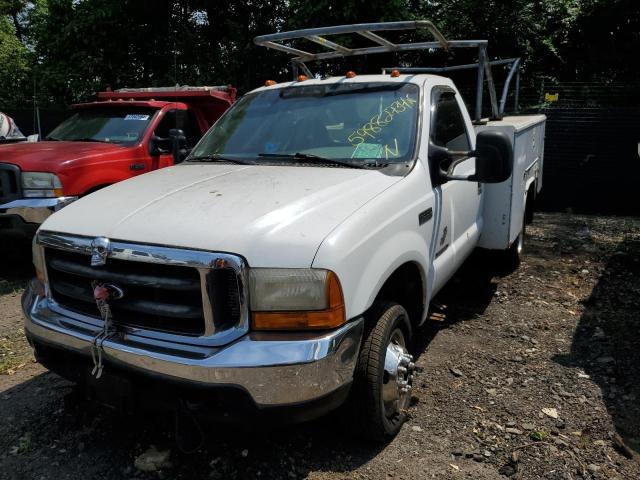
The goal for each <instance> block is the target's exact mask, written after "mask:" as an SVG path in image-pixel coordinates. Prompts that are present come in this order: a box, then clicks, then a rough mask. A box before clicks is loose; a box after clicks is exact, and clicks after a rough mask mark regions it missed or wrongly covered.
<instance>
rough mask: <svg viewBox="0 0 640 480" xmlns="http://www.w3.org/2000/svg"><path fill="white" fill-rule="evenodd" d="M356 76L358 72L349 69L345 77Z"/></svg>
mask: <svg viewBox="0 0 640 480" xmlns="http://www.w3.org/2000/svg"><path fill="white" fill-rule="evenodd" d="M355 76H356V72H354V71H353V70H349V71H348V72H347V74H346V75H345V77H347V78H353V77H355Z"/></svg>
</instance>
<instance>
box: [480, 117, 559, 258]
mask: <svg viewBox="0 0 640 480" xmlns="http://www.w3.org/2000/svg"><path fill="white" fill-rule="evenodd" d="M546 119H547V117H545V116H544V115H514V116H507V117H504V118H503V119H502V120H491V121H487V122H486V123H485V124H484V125H477V126H476V127H475V129H476V133H477V132H481V131H483V130H498V131H501V132H504V133H505V134H506V135H507V136H508V137H509V138H510V139H511V142H512V145H513V174H512V175H511V177H510V178H509V179H508V180H506V181H504V182H501V183H493V184H486V185H484V187H483V188H485V189H486V191H485V196H484V206H483V217H484V223H485V224H484V226H483V229H482V235H481V236H480V242H479V244H478V246H479V247H483V248H490V249H497V250H501V249H505V248H508V247H509V245H511V244H512V243H513V242H514V241H515V239H516V238H517V236H518V234H519V233H520V230H521V229H522V223H521V221H522V211H523V209H524V207H525V205H526V202H527V197H528V196H529V195H534V198H535V195H537V194H538V193H539V192H540V190H541V189H542V167H543V162H544V130H545V122H546ZM529 198H531V197H529ZM531 199H533V198H531ZM513 212H516V213H517V214H513Z"/></svg>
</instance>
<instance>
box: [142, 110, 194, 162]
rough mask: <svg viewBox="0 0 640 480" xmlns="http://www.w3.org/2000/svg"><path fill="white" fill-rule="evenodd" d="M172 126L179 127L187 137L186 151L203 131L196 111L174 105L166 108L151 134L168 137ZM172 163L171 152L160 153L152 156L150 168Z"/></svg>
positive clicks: (189, 149) (163, 137)
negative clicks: (174, 106)
mask: <svg viewBox="0 0 640 480" xmlns="http://www.w3.org/2000/svg"><path fill="white" fill-rule="evenodd" d="M174 128H177V129H180V130H182V131H183V132H184V134H185V137H186V139H187V144H186V148H187V151H191V149H192V148H193V147H194V146H195V144H196V143H198V140H200V138H201V137H202V135H203V133H204V132H203V131H202V130H201V128H200V127H199V125H198V121H197V118H196V112H195V111H194V110H193V109H191V108H178V107H176V108H171V109H169V110H167V111H166V112H165V113H164V115H163V116H162V118H161V119H160V121H159V123H158V125H157V126H156V128H155V129H154V132H153V134H154V135H155V136H156V137H159V138H162V139H168V138H169V131H170V130H171V129H174ZM174 163H175V162H174V159H173V156H172V155H171V153H165V154H161V155H158V156H156V157H152V167H151V169H153V170H155V169H156V168H162V167H167V166H170V165H173V164H174Z"/></svg>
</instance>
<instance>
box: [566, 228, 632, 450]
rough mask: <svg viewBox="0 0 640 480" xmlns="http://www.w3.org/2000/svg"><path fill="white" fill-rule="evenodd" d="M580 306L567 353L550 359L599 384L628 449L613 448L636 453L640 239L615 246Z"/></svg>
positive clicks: (618, 444)
mask: <svg viewBox="0 0 640 480" xmlns="http://www.w3.org/2000/svg"><path fill="white" fill-rule="evenodd" d="M583 303H584V305H585V308H586V309H585V311H584V313H583V315H582V316H581V318H580V320H579V322H578V326H577V328H576V332H575V335H574V338H573V344H572V347H571V353H570V355H565V356H558V357H556V361H557V362H558V363H560V364H562V365H565V366H571V367H580V368H582V369H584V371H585V372H586V373H587V374H588V375H589V376H590V377H591V378H592V379H593V381H595V382H596V383H597V384H598V385H599V386H600V388H601V390H602V396H603V399H604V402H605V404H606V406H607V409H608V411H609V414H610V415H611V418H612V419H613V423H614V425H615V428H616V430H617V432H618V434H619V436H620V437H621V439H622V442H624V444H626V446H627V447H628V448H625V447H624V446H621V445H620V443H621V442H620V441H617V440H615V439H614V445H616V444H617V447H618V448H619V449H620V450H622V451H623V453H625V454H626V455H627V456H631V455H632V452H630V451H629V449H633V450H634V451H635V452H640V401H639V400H640V241H638V240H626V241H623V242H622V243H620V244H619V245H618V247H617V248H616V250H615V252H614V253H613V254H612V255H611V257H610V258H609V260H608V261H607V264H606V268H605V270H604V271H603V273H602V275H601V277H600V279H599V280H598V283H597V284H596V286H595V287H594V289H593V291H592V293H591V295H590V296H589V298H588V299H586V300H585V301H584V302H583ZM625 450H626V452H625Z"/></svg>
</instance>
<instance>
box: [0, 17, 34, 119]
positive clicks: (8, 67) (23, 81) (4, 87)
mask: <svg viewBox="0 0 640 480" xmlns="http://www.w3.org/2000/svg"><path fill="white" fill-rule="evenodd" d="M30 63H31V62H30V55H29V52H28V51H27V49H26V48H25V46H24V45H23V44H22V42H21V41H20V39H19V38H18V37H17V35H16V31H15V27H14V26H13V25H12V24H11V22H10V20H9V17H8V16H0V65H1V66H2V67H1V68H0V109H2V108H6V107H8V106H13V105H17V104H20V103H23V102H25V101H26V98H24V95H25V94H26V90H27V81H28V77H29V71H30ZM4 92H7V93H6V94H5V93H4Z"/></svg>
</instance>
